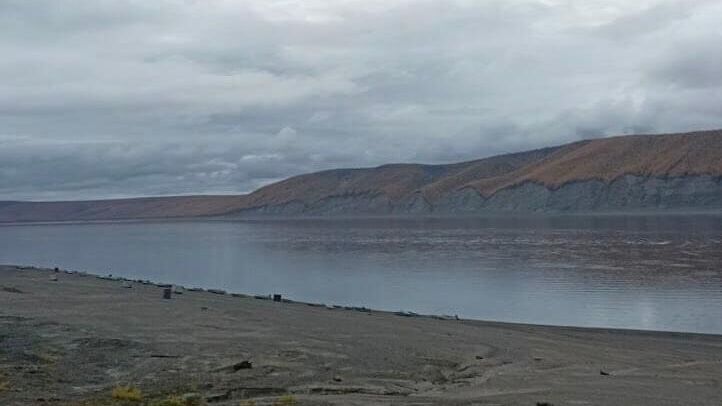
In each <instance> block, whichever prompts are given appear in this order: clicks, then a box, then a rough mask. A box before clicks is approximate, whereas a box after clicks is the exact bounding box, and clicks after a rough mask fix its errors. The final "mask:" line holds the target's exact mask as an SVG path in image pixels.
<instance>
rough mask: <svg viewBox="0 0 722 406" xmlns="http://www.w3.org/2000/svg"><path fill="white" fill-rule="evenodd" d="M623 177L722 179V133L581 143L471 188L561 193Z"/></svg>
mask: <svg viewBox="0 0 722 406" xmlns="http://www.w3.org/2000/svg"><path fill="white" fill-rule="evenodd" d="M624 175H638V176H656V177H668V176H685V175H713V176H722V130H715V131H700V132H694V133H686V134H662V135H632V136H622V137H611V138H602V139H596V140H589V141H580V142H576V143H572V144H567V145H565V146H562V147H560V148H559V149H558V150H556V151H555V152H553V153H552V154H550V155H549V156H547V157H545V158H544V159H541V160H539V161H538V162H535V163H533V164H531V165H528V166H525V167H523V168H520V169H519V170H516V171H514V172H511V173H508V174H506V175H503V176H500V177H497V178H493V179H483V180H478V181H474V182H471V183H469V186H472V187H474V188H475V189H477V190H478V191H479V192H480V193H481V194H483V195H485V196H490V195H492V194H494V193H495V192H496V191H498V190H500V189H503V188H506V187H509V186H513V185H517V184H521V183H524V182H529V181H531V182H537V183H541V184H543V185H545V186H547V187H549V188H558V187H560V186H562V185H564V184H566V183H569V182H573V181H584V180H592V179H596V180H601V181H604V182H611V181H613V180H614V179H617V178H619V177H621V176H624Z"/></svg>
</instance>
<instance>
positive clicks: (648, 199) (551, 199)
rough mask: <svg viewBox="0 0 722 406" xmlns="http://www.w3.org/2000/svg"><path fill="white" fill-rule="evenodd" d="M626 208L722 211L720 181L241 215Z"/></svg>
mask: <svg viewBox="0 0 722 406" xmlns="http://www.w3.org/2000/svg"><path fill="white" fill-rule="evenodd" d="M622 210H624V211H626V210H629V211H657V210H722V178H721V177H712V176H685V177H675V178H657V177H651V178H650V177H641V176H633V175H627V176H623V177H621V178H618V179H616V180H614V181H612V182H609V183H607V182H603V181H598V180H590V181H580V182H570V183H567V184H565V185H563V186H560V187H558V188H549V187H547V186H544V185H542V184H539V183H534V182H526V183H523V184H520V185H516V186H513V187H509V188H505V189H502V190H500V191H498V192H496V193H495V194H493V195H492V196H490V197H484V196H482V195H481V194H480V193H479V192H478V191H477V190H476V189H474V188H472V187H466V188H463V189H460V190H456V191H454V192H453V193H450V194H448V195H446V196H444V197H443V198H441V199H439V200H438V201H435V202H433V203H432V202H429V201H427V200H426V199H425V198H424V197H423V195H422V194H421V193H416V194H414V195H412V196H409V197H407V198H406V199H401V200H398V201H392V200H390V199H388V198H386V197H385V196H383V195H381V194H376V195H372V194H363V195H362V194H359V195H348V196H334V197H329V198H327V199H322V200H319V201H317V202H314V203H313V204H303V203H301V202H299V201H292V202H289V203H286V204H280V205H274V206H261V207H254V208H249V209H244V210H241V211H239V212H238V213H237V215H240V216H256V215H268V214H273V215H286V216H297V215H310V216H333V215H390V214H401V215H414V214H439V215H474V214H493V213H533V212H556V213H559V212H575V211H576V212H582V211H583V212H588V211H595V212H610V211H622Z"/></svg>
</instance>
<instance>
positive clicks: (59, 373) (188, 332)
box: [0, 265, 722, 406]
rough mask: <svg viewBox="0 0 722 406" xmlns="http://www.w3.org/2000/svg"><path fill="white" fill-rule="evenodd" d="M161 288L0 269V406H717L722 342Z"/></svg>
mask: <svg viewBox="0 0 722 406" xmlns="http://www.w3.org/2000/svg"><path fill="white" fill-rule="evenodd" d="M83 275H85V276H83ZM52 279H57V280H52ZM124 284H130V285H131V286H132V287H131V288H124V287H123V285H124ZM158 285H162V286H165V285H166V284H160V283H156V284H151V283H150V282H148V283H143V282H137V281H135V282H128V280H127V279H125V278H108V277H101V276H96V275H92V274H83V273H77V272H67V273H66V272H64V271H59V272H54V271H53V270H49V269H43V268H34V267H25V269H21V268H20V267H16V266H2V265H0V323H1V324H0V327H2V328H0V331H1V332H2V334H0V336H1V337H0V367H2V369H0V387H3V386H2V385H4V386H5V387H6V389H5V390H0V403H2V404H9V405H21V404H42V403H45V402H50V401H52V402H53V404H61V405H65V404H67V405H80V404H85V403H82V402H85V401H88V402H93V403H92V404H94V405H103V404H110V405H112V404H116V403H113V402H114V401H113V400H112V398H111V397H110V395H109V394H110V391H111V389H112V388H113V387H116V386H118V385H133V386H137V387H138V388H140V389H141V390H143V393H144V394H147V397H148V399H149V400H150V399H154V398H157V397H162V396H166V395H168V394H172V393H176V394H182V393H184V394H188V393H193V394H197V395H198V396H200V397H201V398H202V399H204V400H205V401H206V402H208V403H211V404H217V405H226V404H228V405H231V404H233V405H238V404H239V402H241V401H246V400H253V401H254V402H256V403H257V404H258V405H263V404H273V402H275V401H278V399H280V398H281V397H282V396H284V395H288V396H293V397H294V399H295V400H297V401H298V404H302V405H304V404H330V405H334V404H339V405H342V404H343V405H346V404H349V405H371V404H452V405H456V404H458V405H467V404H468V405H471V404H511V405H516V404H518V405H527V404H529V405H534V404H536V402H549V403H551V404H555V405H557V406H558V405H562V404H620V405H624V404H630V405H631V404H634V405H665V404H669V405H672V404H674V405H678V404H698V405H708V404H709V405H718V404H720V403H722V389H721V388H722V381H720V377H722V335H715V334H705V333H684V332H666V331H665V332H659V331H651V330H626V329H610V328H586V327H561V326H543V325H532V324H517V323H504V322H496V321H479V320H465V319H460V320H457V319H453V318H449V317H444V316H431V315H416V314H415V313H407V314H399V312H389V311H382V310H372V309H366V308H362V307H350V306H349V307H343V306H341V307H340V308H339V307H334V306H331V305H321V304H311V303H303V302H296V301H283V302H280V303H279V302H274V301H272V300H266V299H264V300H259V299H258V298H257V297H254V296H250V295H245V294H221V292H220V291H217V292H215V293H214V292H213V291H209V290H207V289H206V290H203V291H200V290H188V289H186V290H183V291H182V294H178V295H173V298H172V299H171V300H164V299H162V290H163V289H162V288H159V287H158ZM243 362H248V363H249V364H251V365H252V367H249V368H246V367H243V368H241V367H240V366H239V365H247V364H243ZM236 366H239V367H238V369H235V367H236ZM3 382H4V383H3ZM181 392H182V393H181ZM3 399H5V400H3ZM39 399H43V400H42V401H41V400H39ZM53 399H54V400H53ZM104 402H105V403H104ZM580 402H581V403H580ZM585 402H586V403H585Z"/></svg>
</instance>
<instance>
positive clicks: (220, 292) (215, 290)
mask: <svg viewBox="0 0 722 406" xmlns="http://www.w3.org/2000/svg"><path fill="white" fill-rule="evenodd" d="M207 292H210V293H215V294H216V295H225V294H226V291H225V290H223V289H208V290H207Z"/></svg>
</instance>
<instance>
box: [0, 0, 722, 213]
mask: <svg viewBox="0 0 722 406" xmlns="http://www.w3.org/2000/svg"><path fill="white" fill-rule="evenodd" d="M720 21H722V1H701V0H700V1H693V0H688V1H656V0H636V1H628V0H609V1H602V0H588V1H572V0H567V1H556V0H519V1H513V0H496V1H485V0H476V1H472V0H465V1H462V0H459V1H454V0H439V1H432V0H418V1H416V0H414V1H412V0H382V1H379V0H328V1H320V0H304V1H300V0H298V1H297V0H247V1H229V0H154V1H148V0H114V1H107V0H86V1H79V0H60V1H59V0H34V1H27V0H0V200H79V199H99V198H116V197H134V196H154V195H177V194H232V193H245V192H249V191H252V190H254V189H256V188H257V187H259V186H262V185H265V184H268V183H271V182H274V181H277V180H280V179H283V178H286V177H288V176H292V175H297V174H301V173H306V172H311V171H316V170H322V169H330V168H337V167H363V166H376V165H381V164H385V163H391V162H419V163H449V162H457V161H463V160H470V159H477V158H481V157H485V156H490V155H495V154H499V153H507V152H515V151H522V150H528V149H533V148H539V147H544V146H551V145H558V144H562V143H566V142H571V141H576V140H580V139H586V138H597V137H604V136H610V135H620V134H631V133H654V132H679V131H691V130H699V129H713V128H722V74H720V72H722V48H721V47H720V44H722V29H720Z"/></svg>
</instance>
